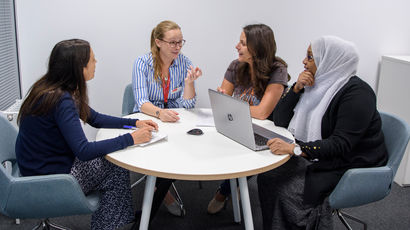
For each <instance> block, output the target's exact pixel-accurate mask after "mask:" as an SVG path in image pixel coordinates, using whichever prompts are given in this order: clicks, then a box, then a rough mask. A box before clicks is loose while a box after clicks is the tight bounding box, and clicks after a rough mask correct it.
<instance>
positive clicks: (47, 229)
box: [33, 219, 70, 230]
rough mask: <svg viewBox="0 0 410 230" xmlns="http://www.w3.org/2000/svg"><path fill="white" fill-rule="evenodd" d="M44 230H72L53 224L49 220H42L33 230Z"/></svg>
mask: <svg viewBox="0 0 410 230" xmlns="http://www.w3.org/2000/svg"><path fill="white" fill-rule="evenodd" d="M37 229H43V230H51V229H58V230H70V229H69V228H66V227H64V226H61V225H58V224H55V223H53V222H51V221H50V220H49V219H45V220H42V221H41V223H39V224H38V225H36V226H35V227H34V228H33V230H37Z"/></svg>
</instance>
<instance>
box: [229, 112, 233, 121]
mask: <svg viewBox="0 0 410 230" xmlns="http://www.w3.org/2000/svg"><path fill="white" fill-rule="evenodd" d="M228 120H229V121H233V116H232V114H230V113H228Z"/></svg>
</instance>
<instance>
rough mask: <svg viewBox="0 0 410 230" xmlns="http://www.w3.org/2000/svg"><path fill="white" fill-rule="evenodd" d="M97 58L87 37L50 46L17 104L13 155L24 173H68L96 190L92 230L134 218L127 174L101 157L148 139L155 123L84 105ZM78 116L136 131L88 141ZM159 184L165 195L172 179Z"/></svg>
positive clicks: (98, 125) (86, 187) (85, 187)
mask: <svg viewBox="0 0 410 230" xmlns="http://www.w3.org/2000/svg"><path fill="white" fill-rule="evenodd" d="M96 62H97V61H96V60H95V57H94V53H93V50H92V49H91V47H90V45H89V43H88V42H87V41H84V40H80V39H72V40H65V41H61V42H59V43H57V44H56V45H55V46H54V48H53V50H52V52H51V55H50V59H49V64H48V71H47V73H46V74H45V75H44V76H43V77H42V78H40V79H39V80H38V81H37V82H36V83H34V85H33V86H32V87H31V89H30V92H29V94H28V96H27V98H26V99H25V100H24V102H23V104H22V106H21V109H20V113H19V117H18V122H19V126H20V129H19V133H18V136H17V140H16V156H17V163H18V165H19V168H20V173H21V174H22V175H23V176H33V175H47V174H60V173H70V174H72V175H73V176H74V177H75V178H76V179H77V181H78V183H79V184H80V186H81V188H82V190H83V192H84V193H85V194H87V193H89V192H90V191H93V190H98V191H99V192H100V193H101V200H100V206H99V208H98V209H97V210H96V211H95V212H94V213H93V216H92V220H91V229H115V228H118V227H121V226H123V225H125V224H128V223H130V222H131V221H133V219H134V214H133V211H132V197H131V191H130V181H129V173H128V171H126V170H125V169H122V168H120V167H117V166H115V165H113V164H111V163H110V162H108V161H106V160H105V159H104V158H103V157H104V156H105V155H106V154H108V153H110V152H114V151H117V150H120V149H124V148H126V147H128V146H131V145H134V144H139V143H143V142H147V141H149V140H150V139H151V131H153V130H154V129H158V125H157V124H156V123H155V122H153V121H151V120H145V121H140V120H137V119H125V118H116V117H111V116H107V115H103V114H99V113H97V112H96V111H94V110H93V109H91V108H90V107H89V106H88V96H87V85H86V81H88V80H91V79H92V78H94V72H95V64H96ZM80 119H81V120H82V121H83V122H86V123H88V124H90V125H91V126H93V127H96V128H122V127H123V126H124V125H131V126H136V127H138V128H139V129H138V130H137V131H134V132H131V133H129V134H125V135H121V136H119V137H116V138H112V139H108V140H103V141H97V142H88V140H87V138H86V136H85V134H84V131H83V129H82V127H81V121H80ZM159 183H161V186H160V187H165V188H163V189H162V190H164V192H162V193H163V194H162V195H165V192H166V191H167V190H168V187H169V186H170V181H169V180H164V182H163V181H161V182H159ZM158 190H160V189H158ZM154 199H155V198H154ZM157 199H159V201H162V198H157ZM154 212H155V211H154Z"/></svg>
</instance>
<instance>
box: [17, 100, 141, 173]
mask: <svg viewBox="0 0 410 230" xmlns="http://www.w3.org/2000/svg"><path fill="white" fill-rule="evenodd" d="M136 121H137V120H136V119H125V118H117V117H112V116H107V115H104V114H100V113H97V112H96V111H94V110H93V109H91V108H90V115H89V118H88V119H87V123H88V124H90V125H91V126H93V127H95V128H122V127H123V125H133V126H134V125H135V122H136ZM133 144H134V141H133V139H132V136H131V134H128V133H127V134H125V135H121V136H119V137H116V138H112V139H108V140H103V141H95V142H88V140H87V138H86V136H85V134H84V131H83V129H82V127H81V120H80V117H79V114H78V110H77V107H76V105H75V102H74V100H73V99H72V97H71V95H70V94H69V93H65V94H63V96H62V97H61V100H60V101H59V102H58V103H57V105H56V106H55V107H54V108H53V109H51V110H50V112H49V113H48V114H47V115H43V116H32V115H27V116H25V117H23V118H22V120H21V122H20V128H19V133H18V136H17V140H16V157H17V163H18V165H19V168H20V173H21V174H22V175H23V176H31V175H47V174H59V173H70V170H71V167H72V165H73V162H74V158H75V157H77V158H78V159H80V160H82V161H88V160H92V159H94V158H97V157H101V156H104V155H106V154H108V153H111V152H114V151H117V150H120V149H123V148H126V147H128V146H130V145H133Z"/></svg>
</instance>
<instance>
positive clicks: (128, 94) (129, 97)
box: [122, 84, 135, 116]
mask: <svg viewBox="0 0 410 230" xmlns="http://www.w3.org/2000/svg"><path fill="white" fill-rule="evenodd" d="M134 106H135V98H134V91H133V90H132V84H128V85H127V86H126V87H125V89H124V96H123V97H122V115H123V116H125V115H128V114H131V113H132V112H133V111H134Z"/></svg>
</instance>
